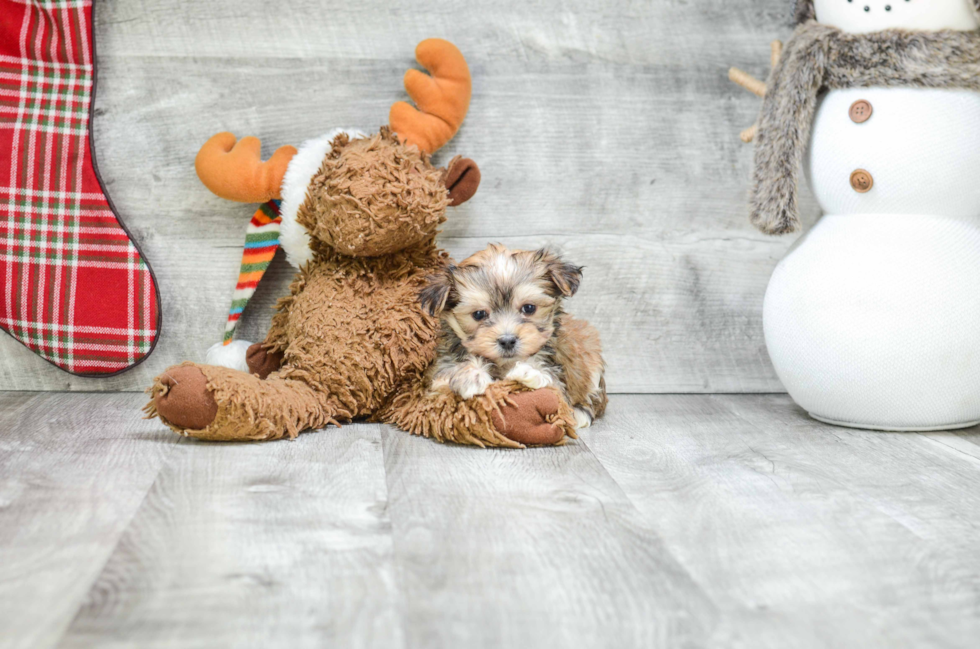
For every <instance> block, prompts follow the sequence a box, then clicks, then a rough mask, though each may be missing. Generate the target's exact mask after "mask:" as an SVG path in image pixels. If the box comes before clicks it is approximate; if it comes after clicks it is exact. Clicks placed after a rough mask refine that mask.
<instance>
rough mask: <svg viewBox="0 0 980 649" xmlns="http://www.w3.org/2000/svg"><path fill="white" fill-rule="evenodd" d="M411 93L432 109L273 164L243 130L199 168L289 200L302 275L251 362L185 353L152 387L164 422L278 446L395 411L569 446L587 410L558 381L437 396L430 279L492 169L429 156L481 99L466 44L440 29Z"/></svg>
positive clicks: (286, 214)
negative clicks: (427, 307) (219, 361)
mask: <svg viewBox="0 0 980 649" xmlns="http://www.w3.org/2000/svg"><path fill="white" fill-rule="evenodd" d="M416 58H417V59H418V61H419V63H420V64H422V65H423V66H424V67H425V68H426V69H427V70H428V71H429V72H430V73H431V75H432V76H427V75H425V74H423V73H421V72H419V71H417V70H410V71H409V72H408V73H407V74H406V75H405V87H406V90H407V91H408V94H409V95H410V96H411V97H412V99H413V100H414V101H415V103H416V105H417V106H418V107H419V109H421V112H420V111H418V110H416V109H415V108H413V107H411V106H409V105H408V104H406V103H404V102H398V103H396V104H395V105H394V106H393V107H392V109H391V114H390V116H389V119H390V127H382V128H381V129H380V131H379V132H377V133H375V134H373V135H370V136H367V135H363V134H361V133H350V132H342V131H336V132H334V133H330V134H328V135H326V136H324V137H321V138H319V139H315V140H311V141H309V142H307V143H305V144H304V145H303V146H301V147H300V148H299V149H298V150H297V149H294V148H293V147H282V148H280V149H279V150H278V151H276V153H275V154H274V155H273V156H272V158H270V160H269V161H267V162H265V163H262V162H261V160H260V158H259V142H258V140H256V139H255V138H244V139H242V140H241V141H240V142H237V143H236V139H235V137H234V136H233V135H231V134H229V133H222V134H219V135H216V136H214V137H213V138H211V140H209V141H208V142H207V143H206V144H205V145H204V147H202V149H201V152H200V153H199V154H198V159H197V170H198V175H199V176H200V178H201V180H202V181H203V182H204V184H205V185H206V186H207V187H208V188H209V189H210V190H211V191H213V192H214V193H215V194H217V195H218V196H221V197H224V198H227V199H230V200H235V201H241V202H262V201H267V200H269V199H272V198H281V199H282V203H281V206H280V213H281V216H282V231H281V236H280V240H281V245H282V247H283V248H284V250H285V252H286V254H287V259H288V260H289V261H290V262H291V263H292V264H294V265H295V266H296V267H297V268H298V269H299V270H298V273H297V275H296V278H295V280H294V281H293V283H292V286H291V288H290V295H289V296H288V297H285V298H282V299H281V300H280V301H279V303H278V305H277V313H276V315H275V317H274V318H273V321H272V327H271V329H270V330H269V333H268V335H267V336H266V339H265V341H264V342H262V343H259V344H256V345H252V346H251V347H250V348H248V352H247V356H246V359H243V363H242V365H247V367H248V370H249V371H248V372H243V371H238V370H234V369H229V368H227V367H220V366H217V365H199V364H195V363H189V362H188V363H184V364H182V365H178V366H175V367H171V368H170V369H168V370H166V371H165V372H164V373H163V374H161V375H160V376H159V377H158V378H157V379H156V381H155V383H154V385H153V386H152V387H151V388H150V389H149V390H148V392H149V394H150V395H151V402H150V403H149V404H148V406H147V412H148V413H149V414H150V416H158V417H159V418H160V419H161V420H162V421H163V422H164V423H165V424H167V425H168V426H170V427H171V428H172V429H174V430H175V431H176V432H178V433H180V434H182V435H186V436H191V437H198V438H201V439H208V440H267V439H277V438H280V437H283V436H289V437H295V436H296V435H297V434H298V433H300V432H302V431H304V430H310V429H316V428H322V427H324V426H327V425H328V424H337V422H339V421H350V420H353V419H368V420H372V421H385V422H390V423H393V424H395V425H398V426H400V427H402V428H404V429H406V430H408V431H410V432H412V433H415V434H420V435H425V436H428V437H432V438H434V439H437V440H440V441H453V442H460V443H467V444H477V445H480V446H507V447H521V446H524V445H529V444H535V445H537V444H557V443H561V442H562V441H563V440H564V438H565V436H566V435H568V436H572V437H574V415H573V414H572V412H571V410H570V408H569V406H568V404H567V403H565V402H564V401H563V400H562V398H561V397H560V396H559V394H558V392H556V391H555V390H553V389H550V388H545V389H541V390H534V391H527V390H525V389H524V388H522V387H521V386H519V385H518V384H515V383H512V382H503V383H497V384H494V385H493V386H491V388H490V389H488V390H487V392H486V394H484V395H482V396H479V397H475V398H472V399H470V400H467V401H463V400H461V399H460V398H459V397H458V396H456V395H455V394H453V393H451V392H449V391H442V392H439V391H435V392H434V391H430V390H429V389H428V388H427V387H426V386H425V383H424V373H425V370H426V368H427V367H428V365H429V364H430V362H431V361H432V359H433V357H434V353H435V345H436V338H437V333H438V326H439V325H438V323H437V321H436V319H435V318H433V317H432V316H430V315H429V314H427V313H425V312H423V310H422V308H421V306H420V304H419V292H420V290H421V289H422V288H423V287H424V285H425V278H426V276H427V275H430V274H432V273H434V272H435V271H437V270H439V269H441V268H443V267H444V266H445V265H446V264H447V263H449V259H448V256H447V255H446V253H445V252H444V251H442V250H440V249H439V248H438V247H437V246H436V243H435V238H436V234H437V227H438V226H439V224H440V223H442V222H443V221H444V220H445V218H446V207H447V206H451V205H459V204H461V203H463V202H465V201H467V200H469V199H470V198H471V197H472V196H473V195H474V194H475V192H476V189H477V186H478V185H479V180H480V172H479V169H478V168H477V166H476V164H475V163H473V162H472V161H470V160H466V159H460V158H454V159H453V160H452V161H451V162H450V163H449V166H448V169H439V168H436V167H434V166H433V165H432V164H431V162H430V161H429V155H430V154H432V153H434V152H435V151H436V150H438V149H439V148H440V147H441V146H442V145H443V144H445V143H446V142H447V141H448V140H449V139H450V138H452V137H453V135H455V133H456V131H457V129H458V128H459V126H460V125H461V124H462V121H463V118H464V116H465V115H466V112H467V110H468V107H469V100H470V75H469V69H468V67H467V65H466V61H465V60H464V58H463V56H462V54H461V53H460V52H459V50H458V49H456V47H455V46H454V45H452V44H451V43H448V42H446V41H442V40H437V39H430V40H427V41H423V42H422V43H421V44H420V45H419V46H418V48H417V50H416Z"/></svg>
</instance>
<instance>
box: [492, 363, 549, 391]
mask: <svg viewBox="0 0 980 649" xmlns="http://www.w3.org/2000/svg"><path fill="white" fill-rule="evenodd" d="M504 378H506V379H507V380H508V381H517V382H518V383H520V384H521V385H524V386H526V387H529V388H531V389H532V390H537V389H538V388H546V387H548V386H549V385H551V384H552V380H551V377H550V376H548V375H547V374H545V373H544V372H542V371H541V370H539V369H535V368H533V367H531V366H530V365H528V364H527V363H517V364H515V365H514V367H512V368H511V370H510V371H509V372H507V376H506V377H504Z"/></svg>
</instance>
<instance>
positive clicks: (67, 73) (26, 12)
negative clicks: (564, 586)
mask: <svg viewBox="0 0 980 649" xmlns="http://www.w3.org/2000/svg"><path fill="white" fill-rule="evenodd" d="M93 46H94V43H93V31H92V3H91V0H0V327H2V328H3V329H5V330H6V331H7V332H8V333H10V334H11V335H12V336H13V337H14V338H16V339H17V340H19V341H20V342H22V343H24V344H25V345H26V346H27V347H29V348H30V349H32V350H33V351H34V352H36V353H37V354H38V355H40V356H41V357H43V358H45V359H47V360H48V361H50V362H51V363H53V364H54V365H56V366H58V367H60V368H62V369H64V370H66V371H68V372H71V373H72V374H80V375H100V376H105V375H109V374H115V373H117V372H121V371H123V370H125V369H127V368H129V367H132V366H133V365H134V364H136V363H138V362H139V361H141V360H142V359H143V358H145V357H146V356H147V355H148V354H149V353H150V351H152V349H153V346H154V344H155V343H156V339H157V334H158V331H159V317H160V310H159V297H158V293H157V286H156V282H155V281H154V279H153V275H152V272H151V271H150V268H149V267H148V266H147V264H146V262H145V261H144V259H143V257H142V255H141V254H140V251H139V249H137V247H136V246H135V245H134V244H133V242H132V240H131V239H130V237H129V234H128V233H127V232H126V230H125V229H124V227H123V226H122V223H121V222H120V220H119V219H118V217H117V216H116V215H115V213H114V210H113V208H112V206H111V204H110V203H109V199H108V197H107V196H106V194H105V191H104V190H103V187H102V184H101V182H100V180H99V177H98V174H97V171H96V168H95V163H94V159H93V157H92V146H91V140H90V131H89V115H90V109H91V102H92V96H93V90H94V85H95V73H94V72H95V68H94V66H95V59H94V50H93Z"/></svg>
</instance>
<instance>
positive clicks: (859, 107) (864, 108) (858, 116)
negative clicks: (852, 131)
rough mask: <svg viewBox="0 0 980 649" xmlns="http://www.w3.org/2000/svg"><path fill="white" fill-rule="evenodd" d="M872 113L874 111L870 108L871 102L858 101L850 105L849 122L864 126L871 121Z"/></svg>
mask: <svg viewBox="0 0 980 649" xmlns="http://www.w3.org/2000/svg"><path fill="white" fill-rule="evenodd" d="M873 112H874V109H873V108H872V107H871V102H868V101H865V100H863V99H858V100H857V101H856V102H854V103H853V104H851V110H850V112H849V113H848V114H849V115H850V116H851V121H853V122H854V123H855V124H864V123H865V122H866V121H868V120H869V119H871V113H873Z"/></svg>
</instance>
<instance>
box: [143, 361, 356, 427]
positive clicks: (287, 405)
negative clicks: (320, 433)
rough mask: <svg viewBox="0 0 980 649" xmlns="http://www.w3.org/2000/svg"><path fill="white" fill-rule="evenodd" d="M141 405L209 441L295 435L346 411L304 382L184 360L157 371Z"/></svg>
mask: <svg viewBox="0 0 980 649" xmlns="http://www.w3.org/2000/svg"><path fill="white" fill-rule="evenodd" d="M147 392H148V393H149V394H150V397H151V399H150V403H149V404H147V406H146V408H145V411H146V413H147V414H148V415H149V416H150V417H159V418H160V420H161V421H163V423H165V424H166V425H167V426H169V427H170V428H172V429H173V430H174V431H175V432H177V433H179V434H181V435H184V436H185V437H197V438H200V439H206V440H212V441H249V440H270V439H279V438H281V437H290V438H293V437H296V436H297V435H298V434H299V433H301V432H303V431H304V430H310V429H317V428H323V427H324V426H327V425H330V424H334V425H339V424H337V419H349V418H350V413H349V412H347V411H346V410H345V409H344V408H343V407H342V406H339V405H338V404H337V403H335V402H334V401H333V400H332V399H331V397H330V395H329V394H327V393H324V392H322V391H319V390H316V389H315V388H313V387H311V386H310V385H308V384H307V383H305V382H303V381H299V380H295V379H284V378H281V377H279V376H278V375H272V376H270V377H269V378H267V379H261V378H259V377H258V376H254V375H250V374H246V373H245V372H239V371H237V370H232V369H228V368H225V367H216V366H213V365H197V364H195V363H183V364H181V365H175V366H174V367H171V368H170V369H168V370H166V371H165V372H164V373H163V374H161V375H160V376H158V377H157V378H156V380H155V381H154V383H153V385H152V386H151V387H150V389H149V390H147Z"/></svg>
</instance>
